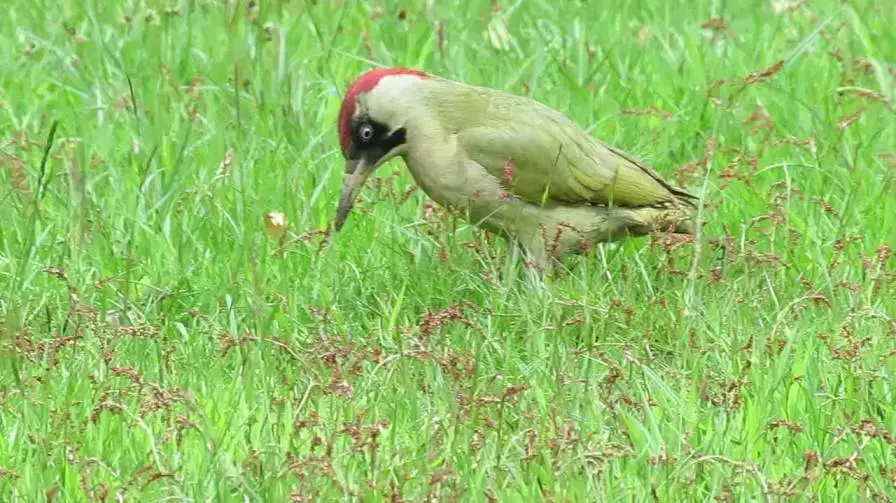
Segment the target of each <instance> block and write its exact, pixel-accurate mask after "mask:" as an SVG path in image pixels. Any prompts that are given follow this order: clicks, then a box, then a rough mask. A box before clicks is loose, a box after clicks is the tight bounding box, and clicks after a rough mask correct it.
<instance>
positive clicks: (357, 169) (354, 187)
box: [333, 157, 376, 232]
mask: <svg viewBox="0 0 896 503" xmlns="http://www.w3.org/2000/svg"><path fill="white" fill-rule="evenodd" d="M374 167H376V166H375V165H373V164H370V163H368V162H366V161H365V160H364V158H363V157H362V158H361V159H356V160H351V159H349V160H347V161H345V178H344V179H343V180H342V193H341V194H340V195H339V207H338V208H337V209H336V222H335V223H334V225H333V227H334V229H335V230H336V232H339V229H342V225H343V224H345V219H346V218H348V214H349V213H351V211H352V207H353V206H354V205H355V199H357V197H358V193H359V192H361V188H362V187H364V182H366V181H367V177H369V176H370V173H372V172H373V168H374Z"/></svg>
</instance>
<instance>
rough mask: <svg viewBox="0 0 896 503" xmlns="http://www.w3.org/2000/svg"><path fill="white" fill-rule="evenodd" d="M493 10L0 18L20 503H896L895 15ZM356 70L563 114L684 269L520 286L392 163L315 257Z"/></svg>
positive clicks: (606, 259)
mask: <svg viewBox="0 0 896 503" xmlns="http://www.w3.org/2000/svg"><path fill="white" fill-rule="evenodd" d="M247 4H248V5H247ZM374 4H376V6H374ZM494 4H495V5H496V7H494V8H493V7H492V6H491V4H490V3H489V2H485V1H477V2H473V1H471V0H459V1H458V2H457V3H454V4H451V3H448V2H423V1H419V0H412V1H408V2H391V1H386V0H383V1H381V2H366V3H362V2H349V1H313V0H304V1H301V0H294V1H276V0H275V1H265V2H259V3H254V2H223V1H210V0H192V1H188V0H174V1H172V2H163V3H158V4H156V3H154V2H143V1H136V0H135V1H129V2H121V3H119V2H99V1H87V2H75V1H73V0H63V1H61V2H46V1H43V0H37V1H34V2H31V1H28V2H26V1H24V0H12V1H11V2H7V3H6V7H5V9H4V11H5V12H4V15H3V16H2V17H0V45H2V47H3V48H4V49H3V51H2V53H0V68H2V71H0V221H2V222H3V223H2V225H0V314H2V317H0V319H2V320H3V323H2V328H0V351H2V357H0V368H2V370H0V424H2V428H0V430H2V431H3V432H4V435H3V436H2V438H0V495H3V496H2V499H3V500H4V501H43V500H46V501H50V500H53V501H96V500H116V499H118V498H119V497H123V498H125V499H127V500H137V501H158V500H188V499H189V500H203V501H262V500H264V501H284V500H289V499H292V500H296V501H302V500H332V499H361V500H365V501H376V500H387V499H390V498H391V499H393V500H395V499H406V500H421V499H426V498H435V499H439V500H455V499H456V500H465V501H467V500H472V501H480V500H492V499H496V500H500V501H529V500H540V499H550V500H555V501H582V500H601V501H608V500H612V501H615V500H620V501H646V500H659V501H705V500H718V501H757V500H760V501H791V500H793V501H805V500H819V501H872V500H873V501H892V500H893V499H894V497H896V461H894V460H896V456H894V450H896V444H894V442H896V441H894V438H893V433H892V432H893V431H894V429H896V407H894V403H896V398H894V395H893V393H894V392H893V378H894V370H896V258H894V257H893V256H892V253H891V250H892V249H893V247H896V186H894V183H896V181H894V174H896V121H894V110H896V104H894V90H896V85H894V82H896V61H894V59H893V58H894V55H896V35H894V34H893V32H892V30H891V25H892V20H893V19H896V7H894V5H896V4H892V3H887V2H874V1H872V0H862V1H853V2H843V3H839V2H835V1H832V0H816V1H812V2H803V3H799V5H796V3H794V2H791V4H794V6H793V7H792V9H791V10H780V11H776V9H775V7H776V6H780V4H781V3H780V2H766V1H762V2H759V1H747V2H704V3H691V4H686V3H684V2H666V3H663V2H648V1H646V0H640V1H632V2H622V1H615V2H609V3H607V2H600V6H597V4H593V5H592V4H590V3H589V2H582V1H569V2H567V3H561V4H555V3H551V2H547V1H543V0H528V1H519V2H516V3H511V2H509V1H503V0H501V1H496V2H494ZM371 62H375V64H379V65H406V66H413V67H422V68H425V69H427V70H429V71H432V72H435V73H438V74H441V75H444V76H447V77H451V78H455V79H459V80H463V81H466V82H470V83H475V84H480V85H487V86H492V87H497V88H502V89H507V90H510V91H513V92H517V93H529V94H531V95H532V96H533V97H535V98H537V99H539V100H541V101H543V102H545V103H547V104H549V105H551V106H553V107H555V108H557V109H559V110H562V111H564V112H566V113H568V114H569V115H571V116H572V117H574V118H575V119H576V120H577V121H579V122H580V123H581V124H583V125H585V126H587V127H588V128H589V130H590V131H591V132H593V134H595V135H597V136H600V137H601V138H603V139H606V140H608V141H610V142H611V143H614V144H616V145H618V146H620V147H622V148H624V149H626V150H628V151H631V152H633V153H635V154H636V155H639V156H641V157H643V158H645V159H646V160H648V161H650V162H651V163H652V164H653V165H654V166H656V169H657V170H659V171H660V172H662V173H663V174H665V175H666V176H667V177H669V178H671V179H673V180H677V181H678V182H679V183H681V184H684V186H686V187H687V188H688V189H689V190H691V191H692V192H695V193H697V194H700V195H701V197H703V199H704V201H705V205H704V211H703V219H704V220H705V222H706V225H705V226H704V227H703V231H702V233H701V235H699V236H698V238H697V239H696V240H695V241H693V242H691V241H685V242H681V241H675V240H671V239H669V238H667V237H663V236H658V237H656V238H642V239H636V240H630V241H627V242H625V243H623V244H622V245H620V246H605V247H601V248H599V249H597V250H596V251H595V252H594V253H593V254H592V255H591V256H589V257H584V258H577V259H573V260H571V261H570V264H569V265H570V271H569V272H568V273H567V274H565V275H563V276H562V277H558V278H552V279H549V280H548V281H546V282H544V283H538V282H532V281H530V280H529V279H528V276H527V275H526V274H524V272H523V271H524V269H525V267H524V266H523V265H522V264H519V263H516V262H515V261H514V260H513V259H512V258H508V257H509V254H508V253H507V248H506V246H505V245H504V243H502V242H501V241H500V240H496V239H491V238H489V237H488V236H484V235H483V234H481V233H480V232H477V231H476V230H474V229H471V228H470V227H469V226H468V225H466V224H465V223H464V222H452V221H449V220H447V217H445V216H444V214H443V213H442V212H441V211H440V210H439V209H438V208H433V207H431V205H429V204H428V203H427V199H426V198H425V196H424V194H422V193H421V191H412V189H413V183H412V181H411V179H410V176H409V174H408V173H407V172H406V170H404V168H403V166H402V165H401V161H394V162H393V163H391V164H390V165H388V166H385V167H383V168H382V169H380V173H379V180H378V181H376V182H371V184H370V185H369V186H368V188H367V189H366V190H365V191H364V193H363V198H364V202H363V203H361V204H360V205H359V206H358V207H357V208H356V211H355V213H354V214H353V215H352V217H351V218H350V219H349V221H348V223H347V225H346V227H345V229H343V231H342V232H341V233H340V234H339V235H338V236H333V235H330V234H329V233H328V232H327V230H326V229H327V227H328V226H329V225H330V224H331V222H332V218H333V216H334V214H335V208H336V201H337V198H338V190H339V184H340V181H341V170H342V160H341V156H340V154H339V151H338V144H337V141H336V114H337V110H338V107H339V104H340V94H341V92H342V90H343V89H344V87H345V86H346V84H348V83H349V82H350V81H351V80H352V79H353V78H354V77H356V76H357V75H358V74H359V73H360V72H362V71H363V70H365V69H367V68H370V66H371V64H372V63H371ZM779 62H781V63H780V64H779ZM270 212H282V213H283V214H284V215H285V217H286V219H287V224H286V226H285V227H283V228H277V226H276V225H273V226H272V229H273V230H274V231H275V232H274V233H269V232H268V228H267V226H266V224H265V222H266V220H265V218H266V215H268V214H269V213H270ZM269 223H271V222H269ZM278 233H279V234H278Z"/></svg>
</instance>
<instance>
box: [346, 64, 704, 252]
mask: <svg viewBox="0 0 896 503" xmlns="http://www.w3.org/2000/svg"><path fill="white" fill-rule="evenodd" d="M338 121H339V124H338V128H339V143H340V147H341V150H342V154H343V157H344V158H345V173H344V177H343V183H342V190H341V194H340V198H339V205H338V208H337V212H336V219H335V222H334V229H335V230H336V231H337V232H339V231H340V229H341V228H342V227H343V225H344V223H345V221H346V218H347V217H348V215H349V213H350V212H351V209H352V206H353V204H354V201H355V200H356V198H357V197H358V194H359V192H360V191H361V188H362V187H363V186H364V183H365V181H366V180H367V178H368V177H370V175H371V174H372V173H373V172H374V171H375V170H376V169H377V168H378V167H379V166H381V165H382V164H383V163H385V162H386V161H388V160H390V159H392V158H394V157H401V158H402V159H403V160H404V162H405V164H406V165H407V168H408V169H409V170H410V172H411V175H412V177H413V179H414V181H415V183H416V184H417V185H418V186H419V187H420V188H421V189H422V190H423V191H424V192H425V193H426V195H427V196H428V197H429V198H431V199H432V200H433V201H435V202H436V203H437V204H439V205H441V206H443V207H446V208H451V209H453V210H455V211H458V212H460V214H461V215H462V216H463V217H464V218H465V219H466V220H467V221H469V222H470V223H472V224H474V225H476V226H479V227H481V228H484V229H487V230H489V231H491V232H493V233H495V234H498V235H501V236H504V237H505V238H507V239H510V240H511V241H512V242H514V243H516V244H517V245H519V246H521V247H522V248H523V250H524V251H525V252H527V254H528V255H529V259H530V260H531V261H533V262H535V263H536V264H538V265H541V266H547V265H548V264H549V263H550V262H551V261H552V260H561V259H562V258H563V257H564V256H567V255H570V254H579V253H583V252H585V251H587V250H589V249H591V248H592V247H593V246H594V245H595V244H597V243H601V242H607V241H616V240H619V239H623V238H626V237H634V236H644V235H647V234H650V233H652V232H671V233H679V234H693V233H694V222H693V210H694V208H695V207H696V205H695V200H696V199H697V198H696V197H695V196H694V195H692V194H689V193H688V192H686V191H684V190H682V189H679V188H675V187H673V186H672V185H670V184H669V183H668V182H666V181H665V180H663V178H662V177H661V176H660V175H659V174H658V173H657V172H656V171H654V170H653V169H651V168H650V167H648V166H647V165H646V164H645V163H644V162H642V161H641V160H639V159H637V158H635V157H634V156H632V155H630V154H628V153H626V152H624V151H622V150H620V149H618V148H616V147H613V146H611V145H609V144H607V143H605V142H603V141H601V140H598V139H596V138H594V137H593V136H591V135H590V134H588V133H587V132H585V131H584V130H583V129H582V128H581V127H580V126H578V125H577V124H576V123H575V122H573V121H572V120H571V119H570V118H569V117H567V116H566V115H564V114H562V113H560V112H558V111H556V110H554V109H552V108H549V107H548V106H546V105H544V104H542V103H539V102H537V101H535V100H533V99H530V98H527V97H524V96H519V95H515V94H511V93H508V92H504V91H500V90H495V89H490V88H486V87H478V86H474V85H469V84H465V83H461V82H456V81H453V80H449V79H446V78H442V77H439V76H437V75H433V74H430V73H428V72H424V71H421V70H415V69H409V68H379V69H374V70H370V71H367V72H366V73H363V74H362V75H361V76H360V77H358V78H357V80H355V81H354V83H352V84H351V85H350V86H349V87H348V90H347V92H346V93H345V97H344V98H343V101H342V105H341V107H340V110H339V118H338Z"/></svg>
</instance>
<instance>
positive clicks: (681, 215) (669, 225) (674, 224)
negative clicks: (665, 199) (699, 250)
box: [629, 205, 696, 234]
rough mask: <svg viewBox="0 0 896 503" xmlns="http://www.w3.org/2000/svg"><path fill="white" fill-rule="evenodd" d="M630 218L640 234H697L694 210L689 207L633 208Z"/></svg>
mask: <svg viewBox="0 0 896 503" xmlns="http://www.w3.org/2000/svg"><path fill="white" fill-rule="evenodd" d="M629 216H630V218H631V219H632V220H634V221H635V222H636V223H635V225H634V227H635V228H636V229H637V232H638V233H639V234H653V233H658V232H659V233H671V234H694V233H695V232H696V224H695V215H694V208H692V207H691V206H689V205H680V206H661V207H654V206H645V207H641V208H632V209H631V214H630V215H629Z"/></svg>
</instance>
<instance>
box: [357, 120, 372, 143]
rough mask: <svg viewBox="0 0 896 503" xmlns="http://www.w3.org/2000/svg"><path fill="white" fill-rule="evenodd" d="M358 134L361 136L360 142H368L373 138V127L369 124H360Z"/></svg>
mask: <svg viewBox="0 0 896 503" xmlns="http://www.w3.org/2000/svg"><path fill="white" fill-rule="evenodd" d="M358 134H360V135H361V141H370V139H371V138H373V126H371V125H370V124H362V125H361V129H360V130H358Z"/></svg>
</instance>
